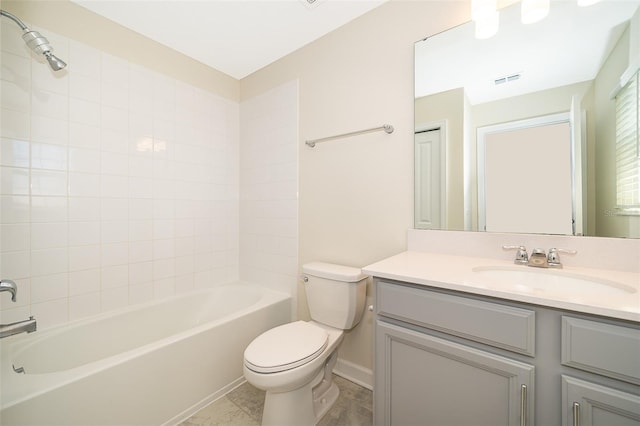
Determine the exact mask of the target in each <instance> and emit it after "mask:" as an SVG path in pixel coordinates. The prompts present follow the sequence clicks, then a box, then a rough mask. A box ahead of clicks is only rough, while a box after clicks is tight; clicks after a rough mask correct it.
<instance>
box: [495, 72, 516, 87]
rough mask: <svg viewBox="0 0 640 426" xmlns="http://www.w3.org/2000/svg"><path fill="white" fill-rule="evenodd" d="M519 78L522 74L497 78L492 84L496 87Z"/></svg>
mask: <svg viewBox="0 0 640 426" xmlns="http://www.w3.org/2000/svg"><path fill="white" fill-rule="evenodd" d="M521 77H522V73H516V74H510V75H506V76H504V77H498V78H496V79H495V80H493V82H494V84H495V85H496V86H497V85H499V84H505V83H511V82H512V81H516V80H520V78H521Z"/></svg>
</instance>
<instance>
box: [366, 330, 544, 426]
mask: <svg viewBox="0 0 640 426" xmlns="http://www.w3.org/2000/svg"><path fill="white" fill-rule="evenodd" d="M375 354H376V359H375V371H376V376H375V381H376V382H375V383H376V385H375V388H374V389H375V390H374V392H375V407H374V411H375V414H374V417H375V424H376V425H393V426H416V425H438V426H464V425H469V426H471V425H473V426H482V425H487V426H500V425H505V426H506V425H509V426H517V425H528V424H530V425H533V424H534V423H533V412H534V410H533V395H534V392H533V391H534V390H533V380H534V367H533V366H532V365H529V364H524V363H521V362H518V361H514V360H511V359H509V358H505V357H501V356H498V355H495V354H491V353H489V352H484V351H481V350H478V349H474V348H471V347H468V346H465V345H461V344H458V343H454V342H450V341H448V340H444V339H440V338H437V337H434V336H431V335H428V334H424V333H420V332H417V331H414V330H409V329H405V328H402V327H398V326H395V325H393V324H388V323H385V322H382V321H377V323H376V351H375Z"/></svg>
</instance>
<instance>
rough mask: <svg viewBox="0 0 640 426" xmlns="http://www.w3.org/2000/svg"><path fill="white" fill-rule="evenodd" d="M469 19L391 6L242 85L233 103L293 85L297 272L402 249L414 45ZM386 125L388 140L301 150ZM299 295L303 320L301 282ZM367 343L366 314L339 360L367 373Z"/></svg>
mask: <svg viewBox="0 0 640 426" xmlns="http://www.w3.org/2000/svg"><path fill="white" fill-rule="evenodd" d="M468 17H469V3H468V2H466V1H460V2H458V1H395V0H391V1H390V2H389V3H387V4H384V5H382V6H380V7H379V8H377V9H375V10H373V11H372V12H370V13H368V14H366V15H364V16H363V17H361V18H359V19H357V20H355V21H353V22H351V23H350V24H348V25H346V26H344V27H342V28H340V29H338V30H336V31H334V32H332V33H331V34H329V35H327V36H325V37H323V38H322V39H320V40H318V41H316V42H314V43H312V44H310V45H308V46H306V47H304V48H303V49H300V50H299V51H296V52H294V53H292V54H291V55H288V56H287V57H285V58H283V59H282V60H279V61H277V62H275V63H274V64H272V65H270V66H268V67H266V68H264V69H262V70H260V71H258V72H256V73H254V74H253V75H251V76H249V77H247V78H245V79H243V80H242V81H241V99H248V98H251V97H253V96H255V95H256V94H259V93H261V92H263V91H266V90H268V89H269V88H270V87H273V86H275V85H278V84H280V83H282V82H285V81H289V80H292V79H299V93H300V100H299V102H300V103H299V108H300V109H299V114H300V115H299V117H300V118H299V125H300V127H299V137H300V140H299V185H300V191H299V197H300V198H299V209H300V211H299V218H300V225H299V226H300V229H299V236H300V242H299V262H300V264H301V265H302V264H304V263H305V262H309V261H312V260H320V261H328V262H337V263H342V264H346V265H352V266H358V267H361V266H364V265H367V264H369V263H372V262H375V261H378V260H380V259H382V258H384V257H387V256H390V255H393V254H396V253H398V252H400V251H403V250H404V249H405V248H406V231H407V229H408V228H411V227H412V224H413V126H414V125H413V121H414V117H413V103H414V102H413V44H414V42H416V41H417V40H419V39H422V38H424V37H426V36H429V35H432V34H435V33H437V32H440V31H443V30H445V29H447V28H450V27H452V26H454V25H457V24H460V23H462V22H464V21H465V20H467V19H468ZM385 123H389V124H392V125H393V126H394V127H395V132H394V133H393V134H391V135H388V134H386V133H384V132H381V133H371V134H368V135H363V136H358V137H353V138H349V139H341V140H335V141H331V142H327V143H323V144H321V145H318V146H316V147H315V148H313V149H311V148H308V147H306V146H305V145H304V140H306V139H315V138H320V137H324V136H331V135H335V134H340V133H345V132H349V131H354V130H359V129H366V128H369V127H375V126H380V125H382V124H385ZM298 291H299V292H300V300H301V303H300V306H299V315H300V317H302V318H306V317H307V316H308V313H307V307H306V304H305V303H304V300H305V299H304V289H303V287H302V285H301V284H300V283H299V288H298ZM370 296H371V294H370V292H369V297H370ZM369 303H371V299H369ZM372 346H373V337H372V318H371V314H370V313H369V312H368V311H367V312H366V313H365V317H364V319H363V321H362V322H361V324H360V325H358V326H357V327H356V328H355V329H354V330H352V331H351V332H350V333H349V334H348V335H347V336H346V338H345V341H344V343H343V346H342V348H341V352H340V357H341V358H342V359H344V360H346V361H350V362H353V363H355V364H358V365H360V366H362V367H365V368H369V369H370V368H372V365H373V363H372V358H373V350H372Z"/></svg>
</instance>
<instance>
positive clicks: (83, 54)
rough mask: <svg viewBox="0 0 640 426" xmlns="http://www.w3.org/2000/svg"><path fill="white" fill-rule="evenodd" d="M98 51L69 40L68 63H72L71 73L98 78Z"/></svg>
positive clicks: (99, 61)
mask: <svg viewBox="0 0 640 426" xmlns="http://www.w3.org/2000/svg"><path fill="white" fill-rule="evenodd" d="M100 56H101V54H100V51H99V50H97V49H94V48H92V47H90V46H87V45H86V44H83V43H79V42H77V41H74V40H71V41H70V43H69V62H70V63H73V70H72V71H71V73H74V74H75V73H77V74H82V75H85V76H90V77H93V78H96V79H98V78H100V68H101V67H100V64H101V59H100Z"/></svg>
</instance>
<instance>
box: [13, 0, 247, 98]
mask: <svg viewBox="0 0 640 426" xmlns="http://www.w3.org/2000/svg"><path fill="white" fill-rule="evenodd" d="M2 9H4V10H6V11H8V12H11V13H13V14H14V15H16V16H17V17H18V18H19V19H21V20H22V21H24V23H25V24H27V25H28V26H35V27H39V28H44V29H47V30H49V31H53V32H55V33H58V34H60V35H62V36H65V37H69V38H71V39H75V40H81V41H83V42H84V43H85V44H87V45H89V46H91V47H93V48H96V49H99V50H102V51H104V52H106V53H110V54H112V55H115V56H118V57H120V58H122V59H125V60H127V61H129V62H132V63H134V64H138V65H142V66H144V67H146V68H149V69H152V70H156V71H159V72H162V73H164V74H166V75H167V76H169V77H171V78H175V79H177V80H181V81H184V82H185V83H189V84H192V85H194V86H198V87H201V88H203V89H206V90H208V91H210V92H213V93H216V94H218V95H220V96H222V97H225V98H227V99H230V100H232V101H238V100H239V87H240V83H239V82H238V80H236V79H235V78H233V77H230V76H228V75H226V74H224V73H221V72H220V71H217V70H214V69H213V68H211V67H208V66H206V65H204V64H202V63H200V62H198V61H195V60H193V59H191V58H189V57H187V56H185V55H182V54H180V53H178V52H176V51H174V50H171V49H168V48H167V47H165V46H163V45H161V44H159V43H156V42H154V41H152V40H150V39H148V38H146V37H143V36H141V35H140V34H138V33H135V32H133V31H131V30H128V29H126V28H124V27H122V26H120V25H117V24H114V23H113V22H111V21H108V20H106V19H104V18H102V17H100V16H98V15H96V14H95V13H93V12H90V11H89V10H87V9H85V8H83V7H80V6H78V5H76V4H74V3H71V2H70V1H68V0H60V1H58V0H42V1H24V0H23V1H16V0H2ZM3 21H4V22H3V24H7V23H8V24H9V25H13V24H12V23H10V21H9V20H7V19H5V18H3ZM43 35H44V36H45V37H50V35H48V34H46V33H45V34H43ZM50 41H51V42H52V45H53V48H54V49H55V48H56V46H55V43H53V40H50ZM56 53H58V51H56ZM59 55H60V56H61V59H63V60H65V61H66V62H69V60H68V58H64V57H62V55H61V54H59Z"/></svg>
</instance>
